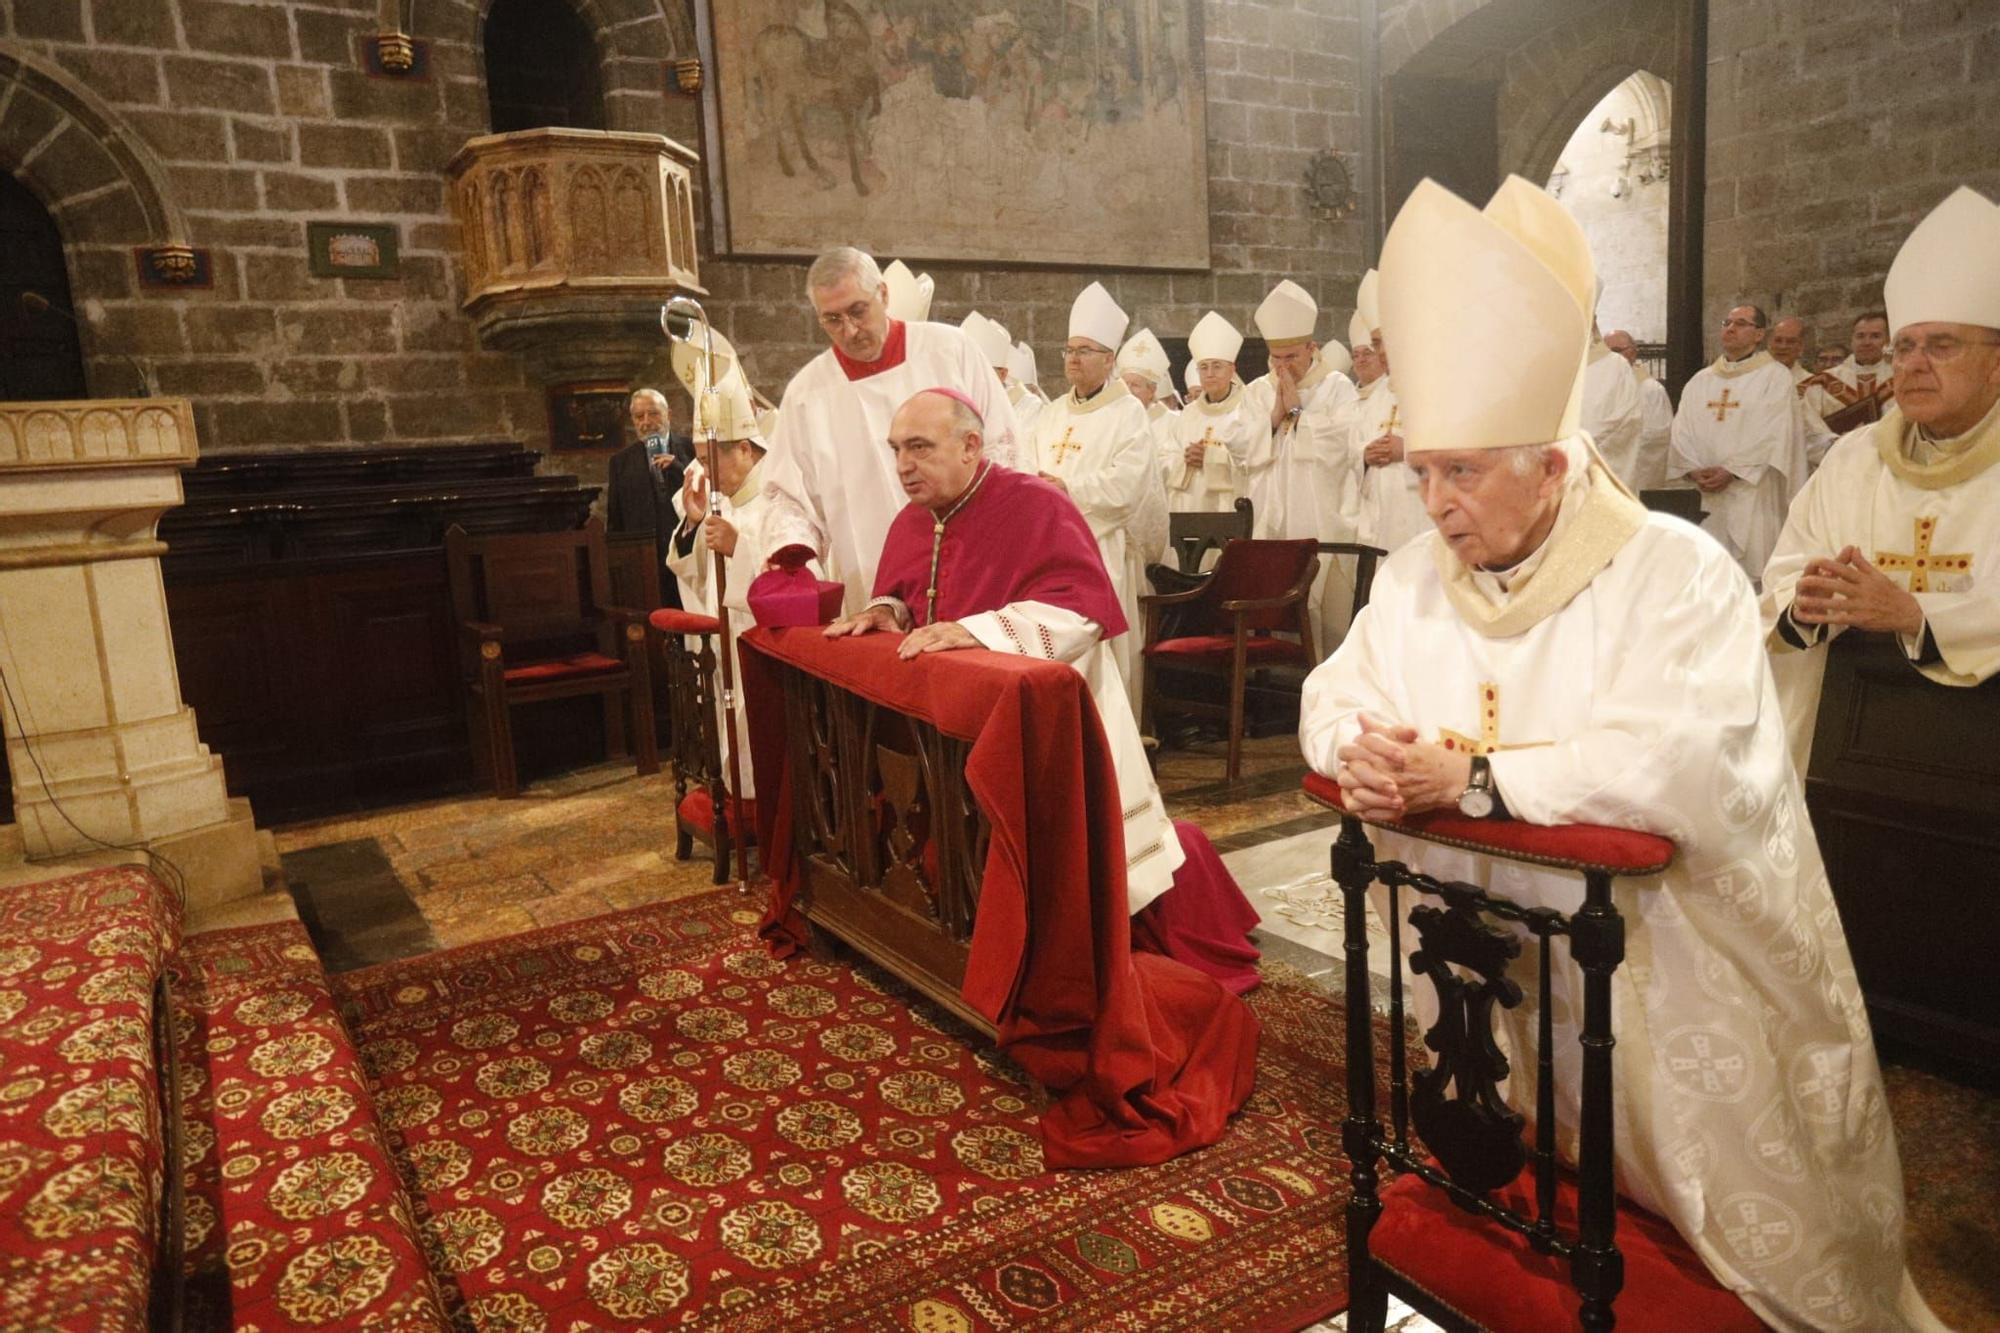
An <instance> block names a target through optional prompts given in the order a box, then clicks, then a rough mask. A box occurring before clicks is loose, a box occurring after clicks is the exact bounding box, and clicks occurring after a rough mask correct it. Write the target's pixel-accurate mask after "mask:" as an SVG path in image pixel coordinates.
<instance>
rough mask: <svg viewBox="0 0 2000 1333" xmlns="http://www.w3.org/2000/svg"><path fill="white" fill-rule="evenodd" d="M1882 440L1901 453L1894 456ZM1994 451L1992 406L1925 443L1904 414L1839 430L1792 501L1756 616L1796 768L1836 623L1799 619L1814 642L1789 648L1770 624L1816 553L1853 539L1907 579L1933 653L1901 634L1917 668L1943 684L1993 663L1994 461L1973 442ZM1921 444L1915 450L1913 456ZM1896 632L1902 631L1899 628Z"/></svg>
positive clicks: (1999, 441)
mask: <svg viewBox="0 0 2000 1333" xmlns="http://www.w3.org/2000/svg"><path fill="white" fill-rule="evenodd" d="M1883 434H1887V435H1889V436H1891V437H1893V439H1892V442H1891V443H1890V445H1889V447H1890V448H1891V449H1894V450H1898V451H1900V457H1902V458H1903V459H1906V460H1908V462H1907V463H1906V464H1905V465H1904V466H1900V467H1898V466H1892V465H1891V464H1890V463H1889V462H1888V461H1887V460H1886V459H1885V458H1884V456H1883V441H1882V439H1881V438H1880V437H1881V436H1882V435H1883ZM1982 449H1983V450H1984V451H1985V452H1986V454H1987V455H1988V456H1989V457H1990V458H2000V408H1995V409H1994V412H1993V413H1992V414H1991V415H1989V416H1988V417H1987V419H1986V420H1985V421H1984V422H1982V423H1980V425H1979V426H1977V427H1975V428H1974V429H1973V430H1972V431H1971V432H1970V433H1968V434H1967V435H1966V436H1964V437H1962V438H1961V439H1958V440H1947V441H1944V442H1942V443H1941V444H1931V443H1929V442H1928V441H1921V440H1920V439H1919V438H1918V437H1917V436H1916V430H1915V427H1914V426H1911V425H1910V424H1909V423H1908V422H1907V421H1906V420H1905V419H1904V418H1903V416H1902V414H1901V413H1900V412H1898V411H1895V410H1894V409H1891V411H1890V413H1889V415H1888V416H1886V417H1884V418H1883V419H1882V420H1881V421H1880V422H1877V423H1875V424H1874V425H1870V426H1863V427H1861V428H1860V429H1858V430H1853V431H1849V432H1848V433H1847V434H1846V435H1843V436H1841V438H1840V442H1839V443H1838V444H1836V445H1834V447H1833V449H1832V450H1831V451H1830V452H1829V453H1828V454H1827V456H1826V462H1825V463H1824V464H1823V465H1822V466H1821V467H1820V470H1819V471H1818V472H1817V473H1815V474H1814V475H1813V479H1812V480H1811V481H1810V482H1808V483H1806V488H1805V489H1804V490H1803V491H1801V492H1800V493H1799V498H1798V499H1797V500H1796V501H1794V502H1793V504H1792V509H1791V514H1790V516H1789V517H1788V518H1787V519H1786V520H1785V527H1784V531H1783V532H1781V533H1780V534H1779V536H1778V544H1777V547H1776V549H1775V550H1773V551H1772V553H1771V562H1770V564H1769V565H1768V566H1767V567H1766V568H1765V571H1764V622H1765V628H1766V629H1767V630H1769V631H1770V632H1771V633H1770V638H1769V640H1768V642H1769V645H1770V649H1771V654H1772V659H1771V666H1772V670H1773V671H1775V672H1776V673H1777V676H1778V686H1779V696H1780V698H1781V699H1782V701H1783V703H1784V706H1785V715H1786V718H1787V721H1788V722H1789V724H1790V726H1791V729H1792V736H1793V750H1794V756H1795V757H1796V758H1797V759H1798V761H1799V764H1800V766H1801V770H1802V771H1803V768H1804V763H1805V760H1806V758H1807V757H1808V756H1810V754H1811V746H1812V732H1813V723H1814V720H1815V718H1816V716H1817V714H1818V712H1819V693H1820V681H1821V678H1822V676H1823V674H1824V672H1825V668H1826V653H1825V652H1824V651H1823V649H1822V645H1823V644H1824V642H1825V641H1826V640H1828V639H1830V638H1832V637H1833V636H1834V635H1836V634H1838V633H1840V628H1839V627H1829V626H1818V625H1812V626H1797V625H1796V623H1795V624H1794V633H1795V635H1796V637H1798V638H1800V639H1803V640H1804V641H1805V642H1807V643H1809V644H1812V645H1813V647H1812V649H1810V650H1807V651H1803V652H1802V651H1800V650H1799V649H1797V648H1795V647H1794V646H1793V645H1792V643H1791V642H1790V641H1789V640H1788V639H1787V638H1786V636H1784V635H1782V634H1780V633H1778V632H1777V625H1778V618H1779V617H1780V616H1785V615H1788V613H1789V612H1790V610H1791V605H1792V597H1793V594H1794V592H1795V591H1796V590H1797V588H1798V582H1799V576H1800V575H1801V574H1803V573H1804V572H1805V566H1806V562H1807V561H1808V560H1810V559H1812V558H1813V557H1815V556H1825V557H1828V558H1831V557H1834V556H1837V555H1839V554H1840V552H1841V549H1842V548H1843V547H1848V546H1854V547H1858V548H1860V550H1861V553H1862V554H1863V555H1864V556H1866V557H1867V558H1868V560H1869V561H1870V563H1872V564H1873V565H1874V566H1875V567H1876V568H1877V569H1879V570H1881V571H1882V572H1883V573H1884V574H1886V575H1888V576H1889V577H1890V578H1891V579H1893V580H1895V582H1896V583H1897V584H1898V585H1900V586H1901V587H1903V588H1906V589H1908V590H1909V591H1910V592H1911V593H1912V594H1914V595H1915V597H1916V599H1917V605H1919V606H1920V607H1922V608H1923V612H1924V625H1925V627H1926V628H1927V629H1928V630H1929V631H1930V641H1931V644H1932V645H1933V646H1934V647H1935V649H1936V656H1935V660H1932V661H1928V662H1918V659H1919V658H1920V657H1921V656H1922V655H1923V648H1924V644H1923V640H1922V638H1921V637H1918V638H1900V641H1901V643H1902V647H1903V651H1904V653H1905V654H1906V655H1908V656H1909V657H1910V659H1911V661H1912V662H1913V663H1914V664H1916V667H1917V670H1919V671H1921V672H1923V673H1924V674H1925V675H1926V676H1929V677H1930V678H1931V679H1932V680H1934V681H1936V682H1938V683H1939V684H1940V685H1957V686H1973V685H1977V684H1979V683H1981V682H1982V681H1985V680H1988V679H1990V678H1991V677H1992V676H1994V675H1995V674H1996V673H2000V574H1996V570H2000V466H1996V465H1994V464H1993V463H1992V462H1990V461H1989V462H1987V463H1986V464H1985V465H1984V466H1976V465H1977V464H1978V463H1979V458H1978V457H1977V456H1976V455H1977V453H1978V451H1980V450H1982ZM1919 452H1921V453H1922V454H1923V457H1922V458H1919V457H1917V454H1918V453H1919ZM1959 457H1963V459H1964V462H1965V464H1966V465H1965V466H1964V467H1962V468H1960V469H1958V471H1962V472H1964V473H1965V474H1966V475H1963V476H1959V475H1955V474H1952V473H1946V472H1945V471H1944V470H1943V469H1942V468H1940V465H1939V460H1945V461H1947V462H1948V461H1949V460H1950V459H1953V458H1959ZM1899 637H1900V636H1899Z"/></svg>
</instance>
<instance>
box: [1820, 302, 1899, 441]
mask: <svg viewBox="0 0 2000 1333" xmlns="http://www.w3.org/2000/svg"><path fill="white" fill-rule="evenodd" d="M1850 337H1851V345H1852V347H1853V350H1852V351H1850V352H1849V353H1848V354H1847V356H1846V357H1845V358H1844V359H1842V360H1841V361H1840V362H1838V363H1837V364H1835V365H1834V366H1833V367H1832V368H1831V369H1828V370H1823V371H1820V372H1818V373H1817V374H1813V375H1808V376H1806V377H1804V378H1803V379H1801V380H1800V381H1799V384H1800V389H1801V396H1802V397H1803V398H1804V400H1805V405H1806V411H1808V412H1810V413H1811V414H1812V415H1813V416H1814V417H1816V418H1819V419H1821V420H1825V419H1826V418H1829V417H1834V416H1838V415H1839V414H1840V413H1842V412H1845V411H1847V410H1848V409H1849V408H1852V407H1856V406H1858V405H1861V404H1873V405H1874V406H1875V407H1876V408H1878V409H1879V408H1880V407H1882V406H1883V405H1885V404H1887V403H1888V402H1889V398H1890V393H1891V391H1892V385H1893V383H1894V378H1895V366H1894V365H1893V364H1892V363H1891V362H1890V359H1889V312H1888V311H1886V310H1870V311H1866V312H1864V313H1863V314H1861V315H1858V316H1856V317H1855V320H1854V324H1853V327H1852V330H1851V334H1850Z"/></svg>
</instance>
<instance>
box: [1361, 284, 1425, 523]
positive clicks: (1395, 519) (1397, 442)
mask: <svg viewBox="0 0 2000 1333" xmlns="http://www.w3.org/2000/svg"><path fill="white" fill-rule="evenodd" d="M1380 281H1381V277H1380V275H1379V274H1378V273H1377V272H1376V271H1375V270H1374V269H1369V270H1368V272H1367V273H1366V274H1365V275H1363V277H1362V279H1361V290H1360V292H1359V293H1358V294H1357V295H1356V297H1355V303H1356V304H1357V305H1358V306H1359V307H1360V309H1359V310H1358V311H1357V312H1356V314H1357V315H1358V316H1359V318H1360V321H1361V323H1362V324H1364V325H1366V326H1367V329H1368V343H1369V348H1370V350H1372V351H1373V352H1374V354H1375V361H1376V364H1378V365H1379V366H1381V368H1382V378H1381V381H1380V384H1379V386H1378V387H1377V388H1376V389H1375V390H1374V391H1373V392H1371V393H1370V394H1369V395H1368V397H1367V398H1366V399H1365V400H1363V401H1362V403H1361V405H1360V407H1359V409H1358V411H1357V412H1356V414H1355V419H1354V425H1353V428H1352V429H1351V430H1350V431H1349V433H1348V452H1349V453H1350V454H1351V455H1352V456H1353V458H1354V460H1355V462H1354V467H1355V469H1356V477H1357V482H1356V496H1355V510H1354V533H1355V536H1354V540H1356V541H1360V542H1365V543H1367V544H1368V545H1370V546H1378V547H1380V548H1382V549H1383V550H1385V551H1393V550H1395V549H1396V548H1397V547H1399V546H1401V545H1403V544H1404V543H1405V542H1407V541H1409V540H1410V539H1411V538H1413V537H1417V536H1420V535H1422V534H1423V533H1424V532H1426V531H1427V530H1428V528H1429V520H1428V519H1427V518H1425V517H1424V506H1423V501H1422V499H1421V498H1420V497H1419V496H1418V494H1417V484H1416V478H1415V476H1413V475H1412V474H1411V472H1410V469H1409V468H1408V467H1406V466H1404V464H1403V434H1402V420H1403V417H1402V411H1401V409H1400V407H1399V406H1398V403H1397V400H1396V374H1395V366H1394V364H1393V363H1392V361H1391V358H1390V355H1389V334H1388V331H1387V330H1385V329H1384V327H1383V325H1382V313H1381V311H1380V309H1379V308H1378V303H1377V301H1376V291H1377V288H1378V284H1379V283H1380Z"/></svg>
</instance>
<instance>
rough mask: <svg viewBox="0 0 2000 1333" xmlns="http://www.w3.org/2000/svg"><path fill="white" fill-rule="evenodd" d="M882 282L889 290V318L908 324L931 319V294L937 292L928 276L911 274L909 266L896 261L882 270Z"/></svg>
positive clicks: (935, 284) (935, 285)
mask: <svg viewBox="0 0 2000 1333" xmlns="http://www.w3.org/2000/svg"><path fill="white" fill-rule="evenodd" d="M882 282H883V285H884V286H886V287H888V289H889V318H891V319H900V320H902V321H903V322H904V323H906V324H908V323H911V322H916V323H922V322H923V321H924V320H927V319H929V318H930V317H931V293H932V292H934V291H936V290H937V283H936V282H934V281H933V280H932V279H931V275H930V274H928V273H925V274H922V275H918V274H915V273H912V272H910V266H909V265H908V264H905V263H904V262H903V261H902V260H900V259H898V260H896V261H895V262H894V263H892V264H890V265H889V267H887V268H885V269H883V270H882Z"/></svg>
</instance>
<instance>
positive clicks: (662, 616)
mask: <svg viewBox="0 0 2000 1333" xmlns="http://www.w3.org/2000/svg"><path fill="white" fill-rule="evenodd" d="M646 623H647V624H649V625H651V626H652V627H653V628H654V629H656V630H658V631H660V633H662V634H720V633H721V632H722V622H721V621H720V620H717V619H716V618H715V617H714V616H704V615H699V614H697V613H696V612H693V611H682V610H679V609H677V608H675V607H671V606H663V607H661V608H660V609H659V610H657V611H655V612H653V613H652V614H651V615H649V616H647V617H646Z"/></svg>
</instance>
